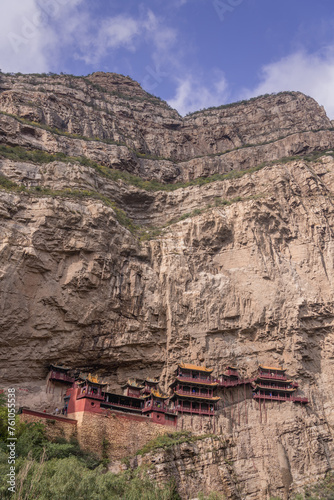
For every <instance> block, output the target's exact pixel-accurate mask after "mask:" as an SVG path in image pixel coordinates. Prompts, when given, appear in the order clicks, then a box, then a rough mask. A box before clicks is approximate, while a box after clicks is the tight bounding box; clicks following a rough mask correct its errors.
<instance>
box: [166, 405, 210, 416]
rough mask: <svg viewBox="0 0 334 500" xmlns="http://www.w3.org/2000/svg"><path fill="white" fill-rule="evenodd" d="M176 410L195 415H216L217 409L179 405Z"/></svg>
mask: <svg viewBox="0 0 334 500" xmlns="http://www.w3.org/2000/svg"><path fill="white" fill-rule="evenodd" d="M175 410H176V411H178V412H180V413H192V414H194V415H214V414H215V410H210V409H208V410H201V409H199V408H187V407H182V406H177V407H176V408H175Z"/></svg>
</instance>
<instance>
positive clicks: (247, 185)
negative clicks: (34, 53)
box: [0, 73, 334, 500]
mask: <svg viewBox="0 0 334 500" xmlns="http://www.w3.org/2000/svg"><path fill="white" fill-rule="evenodd" d="M0 111H1V114H0V155H1V158H0V174H1V176H0V181H1V186H2V187H1V190H0V214H1V219H0V223H1V232H0V245H1V246H0V293H1V303H0V306H1V314H0V325H1V329H0V338H1V344H2V349H1V350H0V359H1V363H0V377H1V384H2V385H3V386H8V385H11V386H14V387H16V388H17V389H18V395H19V396H18V399H19V403H20V404H21V405H27V406H30V407H34V408H36V409H44V407H46V406H48V405H49V406H50V405H52V404H53V403H54V402H55V401H54V400H53V399H52V395H50V394H47V393H46V392H45V377H46V374H47V367H48V365H49V364H50V363H56V362H60V361H61V362H63V363H64V364H67V365H70V366H73V367H75V368H78V369H81V370H85V371H89V372H96V373H98V374H99V375H100V376H102V377H103V378H104V380H106V381H107V382H108V383H109V389H110V390H118V389H119V388H120V385H121V384H122V383H124V382H125V380H126V379H127V378H128V377H141V376H144V375H149V376H158V377H160V382H161V385H162V386H163V387H166V388H167V387H168V384H169V383H170V381H171V379H172V376H173V370H174V369H175V367H176V364H177V362H178V361H179V360H180V359H183V360H188V361H190V362H196V363H199V364H201V363H203V364H206V365H207V366H210V367H212V368H214V369H215V373H217V372H219V371H221V369H222V368H223V367H225V366H226V365H227V364H230V363H233V364H236V365H238V367H239V368H240V371H241V372H243V374H244V375H248V376H252V375H253V374H254V373H255V372H256V369H257V366H258V364H259V363H265V364H273V365H277V364H279V363H284V366H285V367H286V368H287V370H288V372H289V374H291V376H292V377H294V378H296V379H297V380H298V381H299V383H300V389H301V393H304V395H306V396H307V397H309V399H310V404H309V405H308V406H307V407H306V408H301V407H298V406H293V405H292V403H288V402H287V403H283V404H281V405H278V404H277V405H276V404H270V405H268V406H267V408H266V409H265V413H264V414H261V419H262V421H261V420H260V414H259V408H258V406H257V403H256V402H255V401H253V400H251V399H249V398H246V401H243V397H242V395H239V396H238V397H237V395H236V394H235V393H234V394H233V395H231V397H230V406H229V407H228V408H227V409H225V410H223V409H221V411H220V412H219V413H218V415H217V417H216V421H215V424H214V429H213V427H212V425H213V423H212V422H211V423H209V422H207V421H205V422H204V423H200V422H197V421H193V422H189V421H186V420H185V422H184V428H190V427H191V428H192V429H193V430H194V431H195V432H198V433H200V432H213V430H214V432H215V433H217V434H218V435H219V436H221V440H220V441H214V442H211V441H210V440H209V441H205V440H203V441H199V442H198V443H195V444H189V445H187V446H186V445H184V447H183V448H181V449H179V450H176V451H175V450H174V451H173V453H171V454H169V455H168V456H167V455H164V454H161V455H160V458H159V464H160V465H159V467H158V466H156V468H157V469H156V471H155V472H154V474H155V475H156V477H158V478H159V477H160V478H163V477H166V476H169V475H173V474H174V475H176V476H177V477H178V478H179V484H180V488H181V490H180V491H181V492H182V494H183V496H184V498H188V496H187V494H188V493H187V492H189V494H191V495H193V496H194V497H195V496H196V491H195V489H196V488H197V490H198V488H199V487H200V486H201V484H203V485H204V486H205V488H204V490H205V491H206V492H208V491H209V490H210V488H211V489H212V490H215V489H216V490H217V491H221V492H224V494H225V495H228V496H229V497H230V498H240V499H241V498H251V499H254V500H255V499H258V498H260V499H262V498H263V499H265V498H269V497H270V496H275V495H281V496H282V498H287V497H288V495H289V491H293V490H295V489H298V487H300V486H302V485H303V484H306V483H307V482H312V481H316V480H317V479H319V478H320V477H323V475H324V474H325V473H326V472H327V471H328V470H330V469H332V468H333V462H334V449H333V426H334V403H333V397H332V394H333V387H334V375H333V359H334V333H333V325H334V295H333V288H334V268H333V267H334V265H333V262H334V247H333V232H334V223H333V202H332V201H333V194H334V193H333V190H334V159H333V156H332V154H331V153H330V151H329V150H331V149H332V148H334V132H333V130H332V124H331V122H330V121H329V120H328V118H327V117H326V115H325V112H324V110H323V109H322V108H320V107H319V106H318V105H317V103H315V101H313V100H312V99H310V98H308V97H305V96H304V95H303V94H300V93H282V94H278V95H273V96H267V97H261V98H258V99H255V100H251V101H248V102H247V103H241V104H238V105H235V106H230V107H224V108H221V109H219V108H218V109H213V110H206V111H202V112H199V113H195V114H193V115H190V116H188V117H186V118H181V117H180V116H179V115H178V114H177V112H176V111H174V110H171V109H170V108H169V107H168V106H167V105H166V104H165V103H164V102H161V101H160V100H159V99H157V98H155V97H153V96H150V95H148V94H146V93H145V92H144V91H143V90H142V89H141V88H140V86H139V85H138V84H137V83H136V82H134V81H132V80H131V79H130V78H128V77H122V76H120V75H114V74H111V75H110V74H103V73H95V74H93V75H90V76H89V77H87V78H79V77H70V76H62V77H61V76H54V77H53V76H45V77H43V76H33V75H29V76H8V75H7V76H6V75H1V83H0ZM75 134H77V135H75ZM113 141H116V142H118V143H122V144H121V145H120V144H115V143H113ZM5 145H7V146H10V148H9V147H7V148H6V147H5ZM32 150H33V151H32ZM227 150H230V151H229V152H227ZM36 151H37V152H39V154H40V156H39V157H38V154H37V153H36ZM326 151H327V153H326ZM328 151H329V152H328ZM42 153H44V156H43V155H42ZM55 153H58V157H56V156H55V157H54V158H53V157H51V156H48V155H51V154H55ZM59 153H62V156H59ZM144 153H145V154H146V155H150V156H151V157H149V158H148V157H143V154H144ZM306 153H307V154H308V156H307V157H305V156H304V155H305V154H306ZM29 155H30V156H29ZM33 155H35V156H33ZM45 155H46V156H45ZM292 155H293V156H294V158H290V159H289V160H287V159H286V158H285V157H287V156H292ZM152 156H153V157H154V158H152ZM161 157H165V159H161ZM282 158H285V159H284V160H282ZM88 160H89V161H88ZM92 162H96V163H97V164H98V165H99V168H97V167H96V166H95V167H94V168H93V164H92ZM261 164H262V165H261ZM259 166H260V167H262V168H259V169H258V170H257V171H255V170H256V169H255V168H254V167H259ZM115 168H117V169H118V170H120V171H121V172H122V173H123V174H124V175H123V179H124V180H115V179H116V177H112V175H111V173H112V172H113V171H112V170H111V169H115ZM250 168H251V169H252V170H250V171H249V172H248V173H244V174H243V175H242V173H240V176H239V177H238V176H235V178H233V176H230V178H227V179H223V178H222V177H219V176H216V178H215V179H216V180H215V181H212V182H207V183H204V182H203V183H199V184H198V185H189V184H184V185H183V186H182V187H179V186H175V185H174V184H175V183H176V182H181V181H182V182H185V181H187V180H191V179H196V178H198V177H200V176H212V175H214V174H222V173H226V172H230V171H232V170H234V171H241V170H247V169H250ZM125 173H127V175H128V174H129V173H132V174H136V175H137V176H140V177H142V179H151V180H155V184H154V185H153V184H152V183H151V184H147V186H148V188H149V189H150V190H145V189H142V188H140V187H138V185H139V184H138V182H137V181H138V180H134V179H133V178H132V177H129V176H128V177H126V175H125ZM157 180H159V181H161V182H162V183H163V184H162V185H161V186H160V189H159V187H158V184H157V182H156V181H157ZM14 183H15V184H14ZM167 183H170V185H169V184H167ZM152 185H153V187H154V189H153V188H152ZM141 186H142V185H141ZM176 188H178V189H176ZM121 210H123V211H124V212H125V213H126V214H127V217H128V218H129V219H131V220H132V224H133V225H136V227H137V229H134V230H133V231H132V232H131V231H130V230H129V227H133V226H130V223H129V219H127V218H126V216H125V213H124V212H122V211H121ZM145 231H147V232H145ZM139 235H141V237H139ZM57 403H58V404H59V402H58V401H57ZM209 424H210V425H209ZM208 439H211V438H208ZM223 443H225V444H223ZM273 470H277V471H278V472H277V473H274V474H273ZM218 472H219V473H218ZM197 473H198V474H199V475H198V476H196V474H197ZM152 474H153V472H152ZM194 477H197V479H196V481H197V482H196V481H195V479H194ZM198 478H202V479H201V481H199V479H198ZM203 478H204V479H203ZM210 478H214V480H213V479H212V481H211V479H210ZM191 484H192V485H193V489H192V490H190V489H189V488H190V486H189V485H191ZM210 484H211V486H210Z"/></svg>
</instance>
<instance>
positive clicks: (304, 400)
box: [253, 394, 308, 404]
mask: <svg viewBox="0 0 334 500" xmlns="http://www.w3.org/2000/svg"><path fill="white" fill-rule="evenodd" d="M253 398H254V399H269V400H272V401H292V402H293V403H304V404H307V403H308V399H307V398H302V397H298V396H270V395H269V394H253Z"/></svg>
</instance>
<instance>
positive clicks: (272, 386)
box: [258, 382, 295, 391]
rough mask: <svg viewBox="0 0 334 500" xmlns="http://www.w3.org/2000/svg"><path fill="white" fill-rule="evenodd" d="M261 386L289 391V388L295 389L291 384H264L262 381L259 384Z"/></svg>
mask: <svg viewBox="0 0 334 500" xmlns="http://www.w3.org/2000/svg"><path fill="white" fill-rule="evenodd" d="M258 385H259V387H261V389H262V388H263V389H271V390H273V391H287V390H289V389H290V390H291V389H295V387H293V386H292V385H289V386H288V387H284V386H280V385H268V384H263V383H262V382H260V383H259V384H258Z"/></svg>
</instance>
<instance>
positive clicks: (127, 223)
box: [0, 174, 138, 233]
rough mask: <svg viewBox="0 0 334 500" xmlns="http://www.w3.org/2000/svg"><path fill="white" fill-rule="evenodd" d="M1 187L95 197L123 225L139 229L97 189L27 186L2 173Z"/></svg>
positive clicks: (56, 195) (41, 193) (36, 192)
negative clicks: (108, 208)
mask: <svg viewBox="0 0 334 500" xmlns="http://www.w3.org/2000/svg"><path fill="white" fill-rule="evenodd" d="M0 188H2V189H4V190H6V191H9V192H15V193H26V194H29V195H32V196H50V197H60V198H75V199H85V198H87V199H88V198H89V199H95V200H99V201H101V202H102V203H103V204H104V205H107V206H108V207H110V208H112V209H113V210H114V212H115V216H116V219H117V221H118V222H119V223H120V224H121V225H122V226H123V227H126V228H127V229H129V231H131V232H132V233H134V232H135V231H136V230H138V226H137V225H136V224H134V223H133V222H132V220H131V219H130V218H129V217H128V216H127V214H126V213H125V212H124V210H122V209H121V208H118V207H117V205H116V203H115V202H114V201H112V200H110V199H109V198H108V197H107V196H104V195H102V194H100V193H97V192H96V191H89V190H86V189H83V190H76V189H61V190H53V189H49V188H44V187H40V186H37V187H33V188H27V187H25V186H20V185H19V184H16V183H15V182H12V181H11V180H9V179H7V178H6V177H5V176H4V175H1V174H0Z"/></svg>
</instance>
